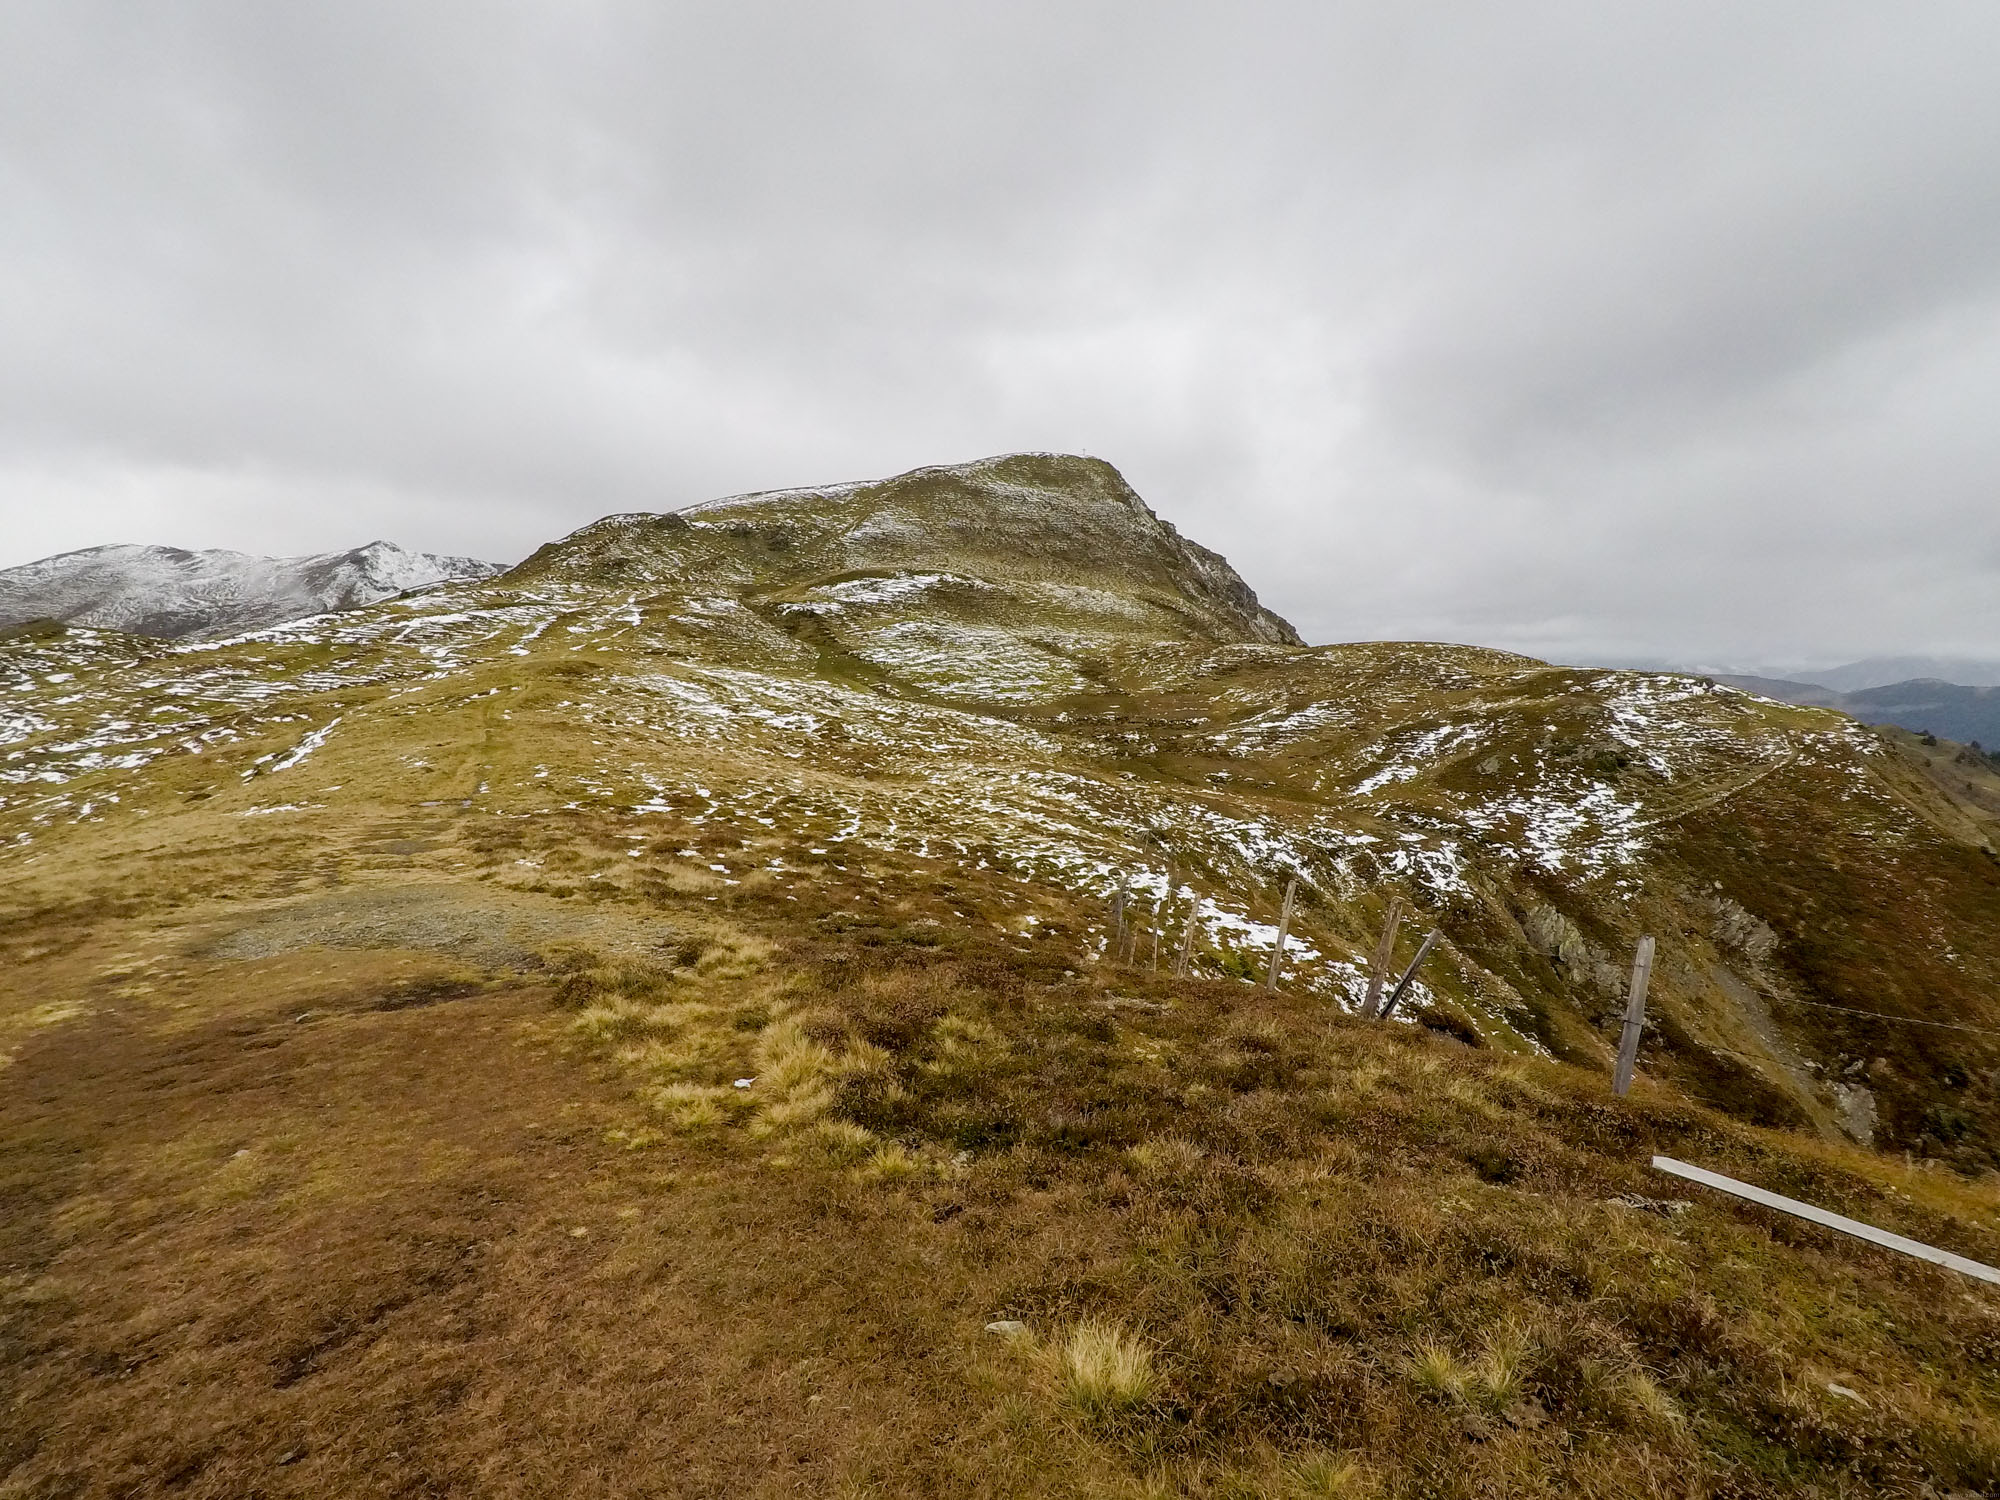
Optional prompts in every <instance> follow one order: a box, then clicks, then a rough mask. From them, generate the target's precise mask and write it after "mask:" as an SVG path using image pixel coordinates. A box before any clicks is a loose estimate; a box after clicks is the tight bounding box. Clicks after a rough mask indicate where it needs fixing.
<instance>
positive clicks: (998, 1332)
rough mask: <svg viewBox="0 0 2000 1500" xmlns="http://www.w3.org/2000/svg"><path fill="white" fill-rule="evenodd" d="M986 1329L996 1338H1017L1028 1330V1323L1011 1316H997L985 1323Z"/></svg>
mask: <svg viewBox="0 0 2000 1500" xmlns="http://www.w3.org/2000/svg"><path fill="white" fill-rule="evenodd" d="M986 1331H987V1332H988V1333H990V1334H992V1335H993V1336H994V1337H995V1338H997V1339H1017V1338H1020V1337H1021V1336H1022V1335H1023V1334H1025V1333H1026V1332H1027V1331H1028V1325H1027V1324H1026V1323H1022V1322H1018V1321H1016V1320H1015V1319H1013V1318H998V1319H995V1320H994V1321H993V1322H991V1323H988V1324H987V1325H986Z"/></svg>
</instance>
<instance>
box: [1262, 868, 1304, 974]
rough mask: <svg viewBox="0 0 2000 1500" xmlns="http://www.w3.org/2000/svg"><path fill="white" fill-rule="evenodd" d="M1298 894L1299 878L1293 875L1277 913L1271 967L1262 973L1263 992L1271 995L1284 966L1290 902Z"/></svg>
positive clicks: (1290, 922) (1289, 923)
mask: <svg viewBox="0 0 2000 1500" xmlns="http://www.w3.org/2000/svg"><path fill="white" fill-rule="evenodd" d="M1298 893H1299V877H1298V876H1296V875H1294V876H1293V877H1292V878H1291V879H1290V880H1289V881H1287V882H1286V883H1285V905H1284V909H1283V910H1282V911H1280V912H1279V913H1278V941H1277V942H1275V943H1273V944H1272V945H1271V967H1270V968H1268V969H1266V970H1265V971H1264V992H1265V993H1266V994H1273V993H1275V992H1276V991H1277V988H1278V971H1279V970H1280V969H1282V968H1283V967H1284V966H1285V934H1286V932H1287V931H1289V930H1290V928H1291V925H1292V901H1293V898H1295V897H1296V896H1297V895H1298Z"/></svg>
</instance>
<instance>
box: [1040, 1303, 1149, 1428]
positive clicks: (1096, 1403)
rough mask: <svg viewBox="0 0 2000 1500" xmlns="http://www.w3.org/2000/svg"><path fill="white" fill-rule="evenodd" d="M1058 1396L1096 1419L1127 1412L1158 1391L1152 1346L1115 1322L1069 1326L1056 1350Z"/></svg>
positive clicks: (1073, 1408) (1141, 1404)
mask: <svg viewBox="0 0 2000 1500" xmlns="http://www.w3.org/2000/svg"><path fill="white" fill-rule="evenodd" d="M1055 1379H1056V1390H1057V1396H1058V1399H1059V1400H1060V1401H1061V1403H1062V1404H1063V1405H1064V1406H1065V1407H1067V1408H1068V1409H1069V1410H1071V1411H1074V1412H1076V1413H1078V1414H1079V1415H1081V1416H1084V1417H1087V1418H1091V1419H1093V1420H1101V1419H1103V1418H1107V1417H1117V1416H1123V1415H1125V1414H1127V1413H1129V1412H1132V1411H1136V1410H1137V1409H1138V1408H1140V1407H1143V1406H1144V1405H1146V1403H1147V1402H1149V1401H1151V1400H1152V1399H1153V1397H1154V1396H1155V1395H1156V1394H1158V1392H1159V1389H1160V1376H1159V1372H1158V1370H1157V1369H1156V1368H1155V1367H1154V1363H1153V1352H1152V1350H1151V1349H1150V1348H1148V1347H1147V1345H1146V1344H1145V1343H1143V1342H1142V1341H1141V1340H1139V1339H1138V1338H1136V1337H1134V1336H1133V1335H1132V1334H1130V1333H1127V1332H1126V1331H1125V1330H1124V1329H1122V1328H1119V1327H1117V1326H1116V1325H1114V1324H1108V1323H1098V1322H1085V1323H1079V1324H1078V1325H1077V1326H1076V1327H1075V1328H1072V1329H1071V1330H1070V1331H1069V1334H1068V1336H1067V1337H1065V1338H1064V1339H1063V1340H1062V1342H1061V1343H1060V1344H1058V1345H1057V1347H1056V1352H1055Z"/></svg>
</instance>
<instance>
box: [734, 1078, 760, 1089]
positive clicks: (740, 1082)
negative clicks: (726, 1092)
mask: <svg viewBox="0 0 2000 1500" xmlns="http://www.w3.org/2000/svg"><path fill="white" fill-rule="evenodd" d="M756 1081H757V1080H756V1079H754V1078H739V1079H737V1080H736V1086H737V1087H738V1088H739V1089H747V1088H749V1087H750V1085H751V1084H753V1083H755V1082H756Z"/></svg>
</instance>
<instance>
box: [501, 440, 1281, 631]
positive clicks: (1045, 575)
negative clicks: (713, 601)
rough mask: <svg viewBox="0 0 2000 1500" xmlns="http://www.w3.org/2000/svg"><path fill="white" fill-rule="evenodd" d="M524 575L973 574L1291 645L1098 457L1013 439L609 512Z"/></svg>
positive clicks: (736, 582) (711, 578) (1171, 625)
mask: <svg viewBox="0 0 2000 1500" xmlns="http://www.w3.org/2000/svg"><path fill="white" fill-rule="evenodd" d="M521 573H522V575H523V576H527V577H534V576H553V577H571V578H576V579H579V580H585V579H587V580H592V581H602V582H612V581H618V582H624V583H628V584H633V585H643V584H649V583H650V584H655V585H662V586H671V585H683V586H701V587H706V588H709V589H718V588H719V589H726V590H728V591H730V592H734V593H739V594H752V595H762V596H769V597H773V598H785V597H792V596H797V597H804V596H806V595H809V594H810V593H811V592H812V591H814V590H823V589H826V588H829V587H835V586H838V585H840V584H842V583H851V582H853V581H855V580H859V579H866V578H869V577H881V578H893V577H897V576H905V575H911V576H915V575H921V576H936V577H949V578H955V579H960V580H974V581H977V582H979V583H983V584H987V585H992V586H996V587H997V588H999V589H1001V590H1003V591H1005V592H1006V593H1008V594H1009V595H1010V596H1011V599H1012V603H1013V605H1014V609H1013V610H1012V611H1011V613H1013V614H1014V615H1015V616H1017V617H1018V616H1019V615H1020V614H1021V612H1022V611H1023V610H1024V609H1025V610H1026V611H1027V612H1029V613H1032V611H1033V609H1034V608H1035V607H1036V605H1037V604H1038V603H1039V604H1041V605H1043V606H1048V607H1051V608H1056V609H1057V610H1058V612H1062V613H1069V614H1074V613H1076V612H1077V611H1078V610H1079V609H1082V610H1083V611H1084V612H1085V613H1089V612H1090V610H1089V607H1088V601H1089V598H1090V596H1092V595H1097V596H1101V600H1102V609H1101V611H1100V612H1101V613H1103V614H1104V615H1106V617H1107V618H1109V617H1110V616H1113V615H1115V616H1118V617H1119V619H1120V627H1119V628H1120V629H1121V630H1122V631H1124V632H1125V633H1136V634H1143V633H1147V632H1149V631H1150V632H1152V633H1156V634H1159V635H1161V636H1165V637H1169V638H1192V639H1203V640H1212V641H1256V642H1266V643H1271V644H1297V643H1298V640H1299V637H1298V634H1297V632H1296V631H1294V630H1293V629H1292V627H1291V626H1290V625H1289V624H1288V623H1286V622H1285V621H1284V620H1282V619H1280V618H1279V617H1278V616H1277V615H1275V614H1273V613H1272V612H1271V611H1270V610H1268V609H1265V608H1264V607H1263V606H1262V605H1261V604H1259V603H1258V602H1257V596H1256V594H1255V593H1253V592H1252V591H1251V589H1250V587H1249V585H1248V584H1246V583H1244V581H1243V580H1242V578H1240V577H1239V576H1238V575H1237V573H1236V571H1235V569H1233V568H1231V567H1230V566H1229V564H1228V562H1227V561H1226V560H1224V559H1223V558H1222V557H1221V556H1220V555H1218V554H1217V553H1214V552H1211V551H1209V550H1208V549H1207V548H1206V547H1202V546H1199V545H1197V544H1196V543H1193V542H1190V541H1188V540H1187V539H1186V538H1185V537H1183V536H1181V535H1180V533H1179V532H1177V531H1176V530H1175V529H1174V528H1173V526H1172V525H1170V524H1169V523H1168V522H1166V521H1164V520H1162V519H1161V518H1160V517H1159V516H1157V515H1155V514H1154V513H1153V511H1152V510H1151V509H1150V508H1149V507H1148V506H1147V505H1146V503H1145V501H1143V500H1142V499H1140V498H1139V496H1138V495H1137V494H1136V493H1135V492H1134V491H1133V489H1132V487H1131V486H1130V485H1129V484H1127V483H1126V482H1125V479H1124V477H1123V476H1122V475H1121V474H1119V472H1118V471H1117V470H1116V469H1115V468H1113V467H1112V466H1111V465H1110V464H1108V463H1106V462H1104V461H1103V460H1102V459H1096V458H1083V457H1079V456H1076V455H1071V454H1054V453H1015V454H1006V455H1003V456H1000V457H996V458H986V459H980V460H978V461H976V462H973V463H966V464H950V465H939V466H935V467H930V468H922V469H913V470H911V471H910V472H909V473H907V474H899V475H896V476H895V477H894V478H890V479H884V480H879V481H876V482H873V483H856V484H837V485H827V486H821V487H815V488H807V489H791V490H770V491H763V492H760V493H756V494H748V495H732V496H728V497H726V498H723V499H719V500H710V501H705V502H703V503H701V504H698V505H692V506H688V507H686V508H685V509H682V510H679V511H675V512H671V513H668V514H664V515H623V516H608V517H606V518H605V519H603V520H601V521H597V522H594V523H593V524H591V525H589V526H586V527H584V528H582V529H581V530H580V531H577V532H574V533H572V534H571V535H570V536H568V537H565V538H564V539H563V540H561V541H559V542H555V543H552V544H551V545H550V546H548V547H544V548H543V549H542V550H541V551H540V552H537V553H536V554H535V555H534V556H533V557H531V558H530V559H529V560H528V561H527V562H526V563H524V564H523V565H522V569H521Z"/></svg>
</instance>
